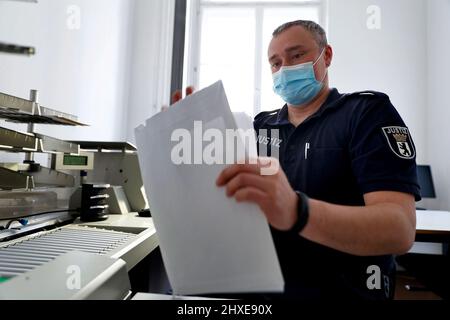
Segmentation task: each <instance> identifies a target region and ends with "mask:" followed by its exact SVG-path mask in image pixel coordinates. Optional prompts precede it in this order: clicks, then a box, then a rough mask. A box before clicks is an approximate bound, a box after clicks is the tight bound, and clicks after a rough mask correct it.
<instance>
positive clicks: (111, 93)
mask: <svg viewBox="0 0 450 320" xmlns="http://www.w3.org/2000/svg"><path fill="white" fill-rule="evenodd" d="M71 5H76V6H78V7H79V8H80V9H81V25H80V27H81V28H80V29H79V30H70V29H69V28H68V27H67V20H68V18H69V17H70V16H69V14H68V13H67V9H68V8H69V6H71ZM132 7H133V1H123V0H95V1H90V0H58V1H55V0H40V1H39V3H38V4H30V3H22V2H10V1H0V40H1V41H4V42H10V43H17V44H30V45H33V46H35V47H36V49H37V54H36V55H35V56H32V57H21V56H15V55H6V54H0V90H1V91H3V92H6V93H11V94H14V95H18V96H21V97H28V95H29V90H30V89H38V90H39V91H40V102H41V103H42V104H43V105H44V106H48V107H50V108H55V109H58V110H60V111H63V112H68V113H73V114H76V115H78V116H79V118H80V120H81V121H83V122H85V123H88V124H90V125H91V126H90V127H88V128H61V127H49V126H38V128H37V130H38V131H40V132H42V133H47V134H50V135H55V136H57V137H60V138H63V139H98V140H121V139H124V137H125V132H126V122H125V121H123V120H124V114H125V109H124V106H126V104H127V101H128V88H127V84H128V70H129V68H128V61H129V48H130V37H129V34H130V22H131V15H130V14H131V13H132Z"/></svg>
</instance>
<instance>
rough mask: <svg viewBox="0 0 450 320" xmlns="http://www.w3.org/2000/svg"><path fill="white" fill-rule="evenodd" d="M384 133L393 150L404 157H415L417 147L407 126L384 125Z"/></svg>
mask: <svg viewBox="0 0 450 320" xmlns="http://www.w3.org/2000/svg"><path fill="white" fill-rule="evenodd" d="M383 133H384V135H385V137H386V139H387V141H388V144H389V147H390V148H391V150H392V151H393V152H394V153H395V155H397V156H398V157H400V158H402V159H414V157H415V156H416V149H415V147H414V143H413V141H412V139H411V135H410V134H409V130H408V128H405V127H384V128H383Z"/></svg>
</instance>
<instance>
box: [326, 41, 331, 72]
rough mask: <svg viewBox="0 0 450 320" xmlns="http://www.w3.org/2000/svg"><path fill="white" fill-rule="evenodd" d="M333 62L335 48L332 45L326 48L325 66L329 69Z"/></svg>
mask: <svg viewBox="0 0 450 320" xmlns="http://www.w3.org/2000/svg"><path fill="white" fill-rule="evenodd" d="M332 61H333V48H332V47H331V46H330V45H328V46H327V47H326V48H325V64H326V67H327V68H329V67H330V66H331V63H332Z"/></svg>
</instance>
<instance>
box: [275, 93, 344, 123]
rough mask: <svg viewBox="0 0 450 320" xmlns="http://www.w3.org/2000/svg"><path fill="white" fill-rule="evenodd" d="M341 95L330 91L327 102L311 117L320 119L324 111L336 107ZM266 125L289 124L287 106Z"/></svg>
mask: <svg viewBox="0 0 450 320" xmlns="http://www.w3.org/2000/svg"><path fill="white" fill-rule="evenodd" d="M342 96H343V95H342V94H340V93H339V91H338V90H337V89H335V88H333V89H331V90H330V94H329V95H328V97H327V100H326V101H325V103H324V104H323V105H322V106H321V107H320V109H319V110H318V111H317V112H316V113H315V114H313V115H312V116H311V118H312V117H314V118H315V117H320V116H321V115H322V114H323V113H324V112H325V110H328V109H331V108H333V107H336V106H337V105H338V103H336V102H337V101H338V100H339V99H340V98H341V97H342ZM267 124H269V125H272V126H284V125H289V124H291V123H290V122H289V113H288V106H287V104H285V105H284V107H283V108H281V110H280V111H278V113H277V114H276V116H274V117H273V118H272V119H271V120H270V121H269V122H268V123H267Z"/></svg>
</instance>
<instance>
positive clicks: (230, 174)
mask: <svg viewBox="0 0 450 320" xmlns="http://www.w3.org/2000/svg"><path fill="white" fill-rule="evenodd" d="M239 173H253V174H259V165H257V164H235V165H232V166H229V167H227V168H226V169H225V170H223V171H222V172H221V173H220V175H219V177H218V178H217V181H216V184H217V186H218V187H223V186H225V185H226V184H227V183H228V182H229V181H230V180H231V179H233V178H234V177H235V176H236V175H238V174H239Z"/></svg>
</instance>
